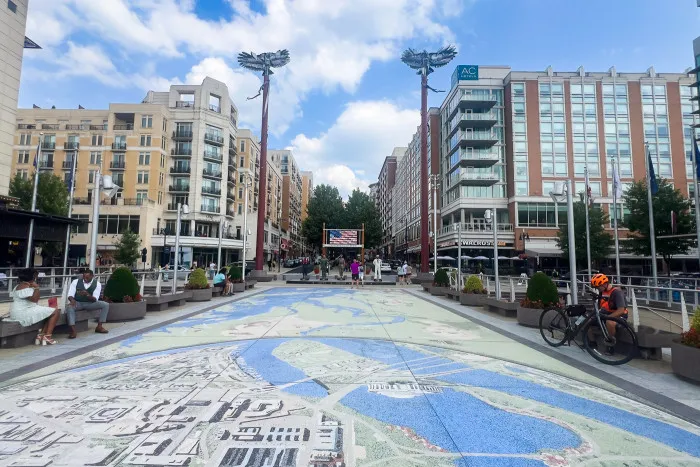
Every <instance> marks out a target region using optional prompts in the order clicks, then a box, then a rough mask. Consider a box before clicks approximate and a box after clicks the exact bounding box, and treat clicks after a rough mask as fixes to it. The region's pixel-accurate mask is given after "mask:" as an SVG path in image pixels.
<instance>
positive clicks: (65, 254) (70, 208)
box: [63, 149, 78, 279]
mask: <svg viewBox="0 0 700 467" xmlns="http://www.w3.org/2000/svg"><path fill="white" fill-rule="evenodd" d="M77 165H78V150H77V149H76V150H75V154H74V155H73V166H72V167H71V172H70V197H69V198H68V217H69V218H70V217H71V214H72V212H73V195H74V193H75V168H76V166H77ZM71 229H72V226H71V225H70V224H69V225H68V226H67V227H66V248H65V251H64V252H63V279H65V278H66V269H67V268H68V247H69V246H70V231H71Z"/></svg>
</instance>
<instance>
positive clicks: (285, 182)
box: [268, 149, 303, 257]
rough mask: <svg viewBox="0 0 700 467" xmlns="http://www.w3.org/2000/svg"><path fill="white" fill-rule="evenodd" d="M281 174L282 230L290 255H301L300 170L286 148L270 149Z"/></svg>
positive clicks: (290, 152)
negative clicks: (285, 236) (285, 233)
mask: <svg viewBox="0 0 700 467" xmlns="http://www.w3.org/2000/svg"><path fill="white" fill-rule="evenodd" d="M268 153H269V154H270V156H271V157H272V160H273V162H274V163H275V164H278V166H279V168H280V174H281V175H282V217H281V223H280V225H281V226H282V230H283V231H284V232H287V233H288V234H289V243H290V244H289V253H290V254H291V256H292V257H297V256H301V254H302V250H303V242H302V238H301V196H302V191H303V188H302V181H301V171H300V170H299V166H298V165H297V162H296V160H295V159H294V154H292V151H290V150H288V149H283V150H270V151H269V152H268Z"/></svg>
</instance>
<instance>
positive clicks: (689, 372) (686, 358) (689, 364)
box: [671, 340, 700, 383]
mask: <svg viewBox="0 0 700 467" xmlns="http://www.w3.org/2000/svg"><path fill="white" fill-rule="evenodd" d="M671 367H672V368H673V373H675V374H676V375H677V376H680V377H682V378H686V379H689V380H690V381H693V382H695V383H700V349H697V348H694V347H690V346H688V345H683V344H681V343H680V341H679V340H674V341H673V342H671Z"/></svg>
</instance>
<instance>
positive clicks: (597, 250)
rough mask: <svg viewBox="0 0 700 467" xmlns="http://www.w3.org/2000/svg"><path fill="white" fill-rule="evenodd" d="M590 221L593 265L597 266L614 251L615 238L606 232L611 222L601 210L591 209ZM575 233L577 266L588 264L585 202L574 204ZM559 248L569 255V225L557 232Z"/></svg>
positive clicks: (589, 212) (565, 254)
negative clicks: (606, 226)
mask: <svg viewBox="0 0 700 467" xmlns="http://www.w3.org/2000/svg"><path fill="white" fill-rule="evenodd" d="M588 221H589V225H590V231H591V263H593V264H595V263H598V262H600V261H601V260H603V259H605V258H606V257H607V256H608V255H609V254H610V251H611V249H612V245H613V238H612V236H611V235H610V234H609V233H608V232H606V231H605V225H606V224H607V223H608V222H609V217H608V215H607V214H605V212H603V210H602V209H600V208H591V209H590V210H589V211H588ZM574 232H576V235H575V237H574V240H575V241H576V263H577V265H581V264H586V263H587V252H586V205H585V203H583V202H580V201H579V202H576V203H574ZM556 242H557V246H559V248H561V250H562V251H563V252H564V256H567V257H568V255H569V228H568V225H567V224H564V225H561V226H559V231H558V232H557V240H556Z"/></svg>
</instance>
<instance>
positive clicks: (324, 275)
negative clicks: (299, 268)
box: [320, 255, 328, 281]
mask: <svg viewBox="0 0 700 467" xmlns="http://www.w3.org/2000/svg"><path fill="white" fill-rule="evenodd" d="M320 263H321V280H322V281H327V280H328V259H326V255H323V256H321V261H320Z"/></svg>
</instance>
